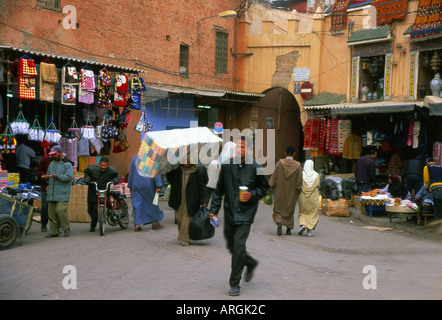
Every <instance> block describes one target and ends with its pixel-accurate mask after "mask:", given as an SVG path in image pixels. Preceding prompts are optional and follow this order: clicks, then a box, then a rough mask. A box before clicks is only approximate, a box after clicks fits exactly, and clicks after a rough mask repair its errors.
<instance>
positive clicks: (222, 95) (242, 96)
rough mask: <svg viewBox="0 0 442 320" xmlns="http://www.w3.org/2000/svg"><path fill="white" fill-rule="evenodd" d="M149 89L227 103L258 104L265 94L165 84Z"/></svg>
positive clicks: (154, 85) (149, 86)
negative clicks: (214, 99) (215, 99)
mask: <svg viewBox="0 0 442 320" xmlns="http://www.w3.org/2000/svg"><path fill="white" fill-rule="evenodd" d="M146 86H147V87H148V88H152V89H155V90H160V91H164V92H173V93H182V94H192V95H195V96H205V97H215V98H219V99H220V100H225V101H238V102H256V101H257V100H259V99H260V98H262V97H264V96H265V94H263V93H254V92H239V91H220V90H205V89H204V90H203V89H194V88H187V87H180V86H172V85H163V84H146Z"/></svg>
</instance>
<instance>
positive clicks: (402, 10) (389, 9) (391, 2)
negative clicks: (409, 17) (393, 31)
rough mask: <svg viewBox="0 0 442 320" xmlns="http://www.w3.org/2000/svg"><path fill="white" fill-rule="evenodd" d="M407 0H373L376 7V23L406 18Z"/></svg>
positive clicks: (380, 23) (381, 23)
mask: <svg viewBox="0 0 442 320" xmlns="http://www.w3.org/2000/svg"><path fill="white" fill-rule="evenodd" d="M407 4H408V1H407V0H373V2H372V3H371V5H372V6H373V7H375V8H376V25H378V26H380V25H383V24H387V23H391V21H393V19H405V15H406V14H407Z"/></svg>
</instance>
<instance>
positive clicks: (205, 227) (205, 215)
mask: <svg viewBox="0 0 442 320" xmlns="http://www.w3.org/2000/svg"><path fill="white" fill-rule="evenodd" d="M214 235H215V227H214V226H213V225H212V224H211V223H210V214H209V210H208V209H207V207H201V208H200V209H199V210H198V212H196V213H195V215H194V216H193V219H192V222H191V223H190V228H189V237H190V239H191V240H206V239H210V238H213V236H214Z"/></svg>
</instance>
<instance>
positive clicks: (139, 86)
mask: <svg viewBox="0 0 442 320" xmlns="http://www.w3.org/2000/svg"><path fill="white" fill-rule="evenodd" d="M146 91H147V88H146V84H145V83H144V79H143V78H140V77H139V76H138V75H136V76H134V77H133V78H132V81H131V100H132V101H131V104H130V107H131V109H133V110H140V109H141V103H142V102H141V97H142V93H143V92H146Z"/></svg>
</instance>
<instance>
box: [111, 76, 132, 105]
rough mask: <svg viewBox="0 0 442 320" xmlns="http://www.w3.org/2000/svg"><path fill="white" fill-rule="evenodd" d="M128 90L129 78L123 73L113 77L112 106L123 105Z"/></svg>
mask: <svg viewBox="0 0 442 320" xmlns="http://www.w3.org/2000/svg"><path fill="white" fill-rule="evenodd" d="M128 92H129V80H128V79H127V76H125V75H124V74H120V75H117V76H116V78H115V94H114V106H116V107H125V106H126V95H127V93H128Z"/></svg>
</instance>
